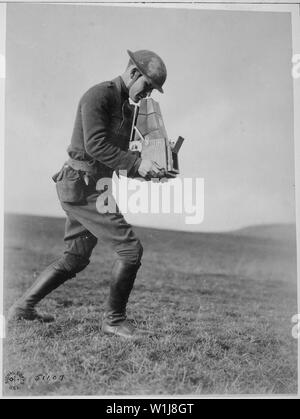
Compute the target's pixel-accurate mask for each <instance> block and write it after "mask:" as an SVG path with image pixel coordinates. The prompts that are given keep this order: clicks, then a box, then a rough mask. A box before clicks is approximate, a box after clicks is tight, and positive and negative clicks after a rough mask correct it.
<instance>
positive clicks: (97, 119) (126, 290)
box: [9, 50, 167, 338]
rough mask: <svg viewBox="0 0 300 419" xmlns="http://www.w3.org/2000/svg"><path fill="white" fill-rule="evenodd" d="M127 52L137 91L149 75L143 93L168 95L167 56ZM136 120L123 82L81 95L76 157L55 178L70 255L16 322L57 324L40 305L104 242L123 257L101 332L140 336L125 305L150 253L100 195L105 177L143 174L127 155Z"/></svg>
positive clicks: (30, 296)
mask: <svg viewBox="0 0 300 419" xmlns="http://www.w3.org/2000/svg"><path fill="white" fill-rule="evenodd" d="M127 52H128V54H129V56H130V63H129V65H132V66H134V67H132V68H131V69H130V70H128V72H129V71H130V77H131V81H130V84H129V85H130V87H132V86H134V83H135V82H136V81H137V80H138V78H139V77H141V76H143V77H144V79H143V89H148V92H151V90H152V89H153V88H155V89H157V90H159V91H160V92H162V93H163V89H162V86H163V84H164V82H165V80H166V77H167V70H166V66H165V64H164V62H163V61H162V59H161V58H160V57H159V56H158V55H157V54H155V53H154V52H152V51H148V50H140V51H136V52H134V53H133V52H131V51H129V50H127ZM140 86H142V85H140ZM132 119H133V112H132V108H131V106H130V105H129V102H128V89H127V87H126V86H125V84H124V82H123V79H122V78H121V77H117V78H115V79H114V80H112V81H109V82H104V83H101V84H98V85H96V86H94V87H92V88H91V89H89V90H88V91H87V92H86V93H85V94H84V95H83V97H82V98H81V100H80V102H79V106H78V109H77V113H76V119H75V125H74V130H73V134H72V138H71V144H70V146H69V147H68V154H69V160H68V161H67V162H66V163H65V164H64V166H63V167H62V169H61V170H60V171H59V172H58V173H56V174H55V175H54V176H53V180H54V181H55V182H56V188H57V192H58V196H59V199H60V201H61V205H62V208H63V209H64V211H65V212H66V215H67V221H66V231H65V238H64V240H65V251H64V254H63V255H62V257H60V258H59V259H58V260H56V261H55V262H53V263H52V264H51V265H50V266H48V267H47V268H46V269H45V270H44V271H43V272H42V273H41V274H40V276H39V277H38V279H37V281H36V282H35V283H34V284H33V286H32V287H31V288H30V289H29V290H28V291H27V292H26V293H25V295H23V296H22V297H21V298H20V299H19V300H18V301H17V302H16V304H15V305H14V306H13V307H12V309H11V311H10V315H9V317H10V318H18V319H27V320H36V319H38V320H41V321H53V320H54V319H53V318H52V317H51V316H42V315H40V314H39V313H38V312H37V311H36V310H35V305H36V304H37V303H38V302H39V301H41V300H42V298H44V297H45V296H46V295H47V294H49V293H50V292H51V291H53V290H54V289H55V288H57V287H58V286H60V285H61V284H63V283H64V282H65V281H67V280H68V279H70V278H73V277H74V276H75V275H76V274H77V273H78V272H80V271H82V270H83V269H84V268H85V267H86V266H87V265H88V263H89V260H90V256H91V253H92V251H93V248H94V247H95V245H96V243H97V240H98V238H101V239H105V240H106V241H107V242H108V243H109V244H111V246H112V247H113V249H114V251H115V253H116V260H115V263H114V265H113V268H112V276H111V282H110V293H109V298H108V301H107V306H106V311H105V319H104V321H103V323H102V330H103V331H104V332H105V333H113V334H117V335H119V336H123V337H126V338H131V337H133V336H134V335H135V330H134V328H133V327H132V324H131V323H130V322H129V321H128V320H126V304H127V301H128V298H129V294H130V292H131V290H132V287H133V283H134V280H135V277H136V274H137V271H138V269H139V267H140V265H141V258H142V253H143V248H142V245H141V243H140V241H139V239H138V237H137V236H136V235H135V233H134V232H133V230H132V228H131V226H130V225H129V224H128V223H127V222H126V221H125V219H124V217H123V215H122V214H121V213H120V211H119V209H118V208H117V207H116V210H115V211H114V212H107V213H102V212H99V211H98V210H97V206H96V203H98V198H99V197H100V195H101V194H102V193H103V190H97V181H98V180H99V179H102V178H111V177H112V174H113V172H114V171H116V172H117V173H118V172H119V171H121V170H122V171H127V176H128V177H136V176H138V170H139V167H140V164H141V162H142V161H141V158H140V157H138V156H137V155H136V154H135V153H134V152H131V151H129V150H128V145H129V144H128V143H129V139H130V131H131V126H132ZM144 170H145V167H144ZM143 173H144V172H143ZM154 173H157V167H156V170H155V171H154ZM149 174H151V168H150V167H149ZM147 177H148V173H147V172H145V178H146V179H147Z"/></svg>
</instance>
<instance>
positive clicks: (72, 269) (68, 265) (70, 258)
mask: <svg viewBox="0 0 300 419" xmlns="http://www.w3.org/2000/svg"><path fill="white" fill-rule="evenodd" d="M89 263H90V260H89V259H87V258H85V257H81V256H77V255H72V254H66V255H64V256H63V257H62V258H60V259H58V260H57V261H55V262H54V263H53V264H52V266H53V268H54V269H56V270H58V271H61V272H63V273H65V275H66V276H68V278H69V279H70V278H74V277H75V276H76V274H77V273H79V272H81V271H83V270H84V269H85V268H86V267H87V266H88V264H89Z"/></svg>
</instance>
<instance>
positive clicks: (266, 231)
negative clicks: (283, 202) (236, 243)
mask: <svg viewBox="0 0 300 419" xmlns="http://www.w3.org/2000/svg"><path fill="white" fill-rule="evenodd" d="M232 233H233V234H235V235H240V236H248V237H257V238H263V239H272V240H280V241H282V240H283V241H295V240H296V225H295V224H267V225H266V224H263V225H254V226H248V227H245V228H241V229H239V230H236V231H234V232H232Z"/></svg>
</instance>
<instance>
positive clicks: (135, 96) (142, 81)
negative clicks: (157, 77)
mask: <svg viewBox="0 0 300 419" xmlns="http://www.w3.org/2000/svg"><path fill="white" fill-rule="evenodd" d="M152 90H153V86H152V85H151V83H149V82H148V81H147V80H146V78H145V77H144V76H141V77H139V78H138V79H137V80H136V81H135V82H134V83H133V85H132V86H131V88H130V89H129V97H130V99H131V100H133V102H135V103H137V102H139V101H140V100H141V99H143V98H145V97H146V96H147V95H148V94H149V93H151V92H152Z"/></svg>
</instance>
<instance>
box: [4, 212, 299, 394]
mask: <svg viewBox="0 0 300 419" xmlns="http://www.w3.org/2000/svg"><path fill="white" fill-rule="evenodd" d="M63 230H64V220H61V219H51V218H41V217H31V216H7V218H6V241H5V252H6V253H5V311H6V310H7V309H8V308H9V306H10V305H11V304H12V302H13V301H14V300H15V299H16V298H17V297H19V296H20V295H21V294H22V293H23V292H24V291H25V289H27V287H28V286H29V284H31V283H32V281H33V278H34V277H36V276H37V275H38V273H39V271H40V270H41V269H42V268H43V267H45V266H46V265H47V264H48V263H49V262H51V261H52V260H54V259H55V258H56V257H57V256H58V255H59V254H60V252H61V250H62V248H63V242H62V236H63ZM136 231H137V233H138V235H139V236H140V238H141V240H142V242H143V244H144V248H145V253H144V258H143V265H142V268H141V270H140V272H139V275H138V279H137V281H136V285H135V288H134V291H133V293H132V295H131V298H130V304H129V313H128V314H129V317H131V318H133V319H134V320H135V321H136V323H137V324H138V325H139V326H142V327H143V328H148V329H149V330H156V331H158V332H160V333H162V335H158V336H151V337H143V338H141V339H139V340H137V341H134V342H132V341H124V340H122V339H119V338H117V337H106V336H104V335H103V334H102V333H101V330H100V324H101V318H102V315H103V308H104V302H105V299H106V297H107V293H108V284H109V277H110V267H111V263H112V262H111V260H110V251H109V249H108V248H107V246H106V245H105V244H102V243H99V244H98V245H97V247H96V249H95V252H94V254H93V257H92V262H91V264H90V265H89V266H88V268H87V269H86V270H85V271H84V272H82V273H81V274H79V275H78V277H77V278H76V279H74V280H72V281H70V282H68V283H66V284H65V285H63V286H62V287H61V288H59V289H58V290H56V291H55V292H53V293H52V294H51V295H50V296H49V297H48V298H47V299H45V300H44V301H43V302H42V303H41V304H40V309H41V310H42V311H46V312H49V313H52V314H55V315H56V318H57V321H56V322H55V323H53V324H48V325H41V324H39V323H37V322H34V323H30V322H20V323H19V324H17V325H16V324H12V325H9V327H8V329H7V337H6V339H5V343H4V375H6V374H8V373H9V372H10V371H14V372H16V371H19V372H21V373H22V374H23V375H24V378H25V383H24V384H23V385H20V387H19V390H10V389H9V388H8V385H6V384H4V390H5V394H6V395H12V396H19V395H29V394H30V395H48V396H49V395H50V396H51V395H133V394H136V395H150V394H153V395H154V394H155V395H174V394H178V395H186V394H190V395H208V394H245V393H247V394H249V393H251V394H278V393H281V394H293V393H296V392H297V341H296V340H295V339H293V338H292V335H291V329H292V326H293V325H292V323H291V317H292V316H293V315H294V314H296V313H297V311H298V310H297V294H296V286H297V284H296V248H295V231H294V228H293V226H262V227H254V228H250V229H245V230H241V231H238V232H234V233H227V234H225V233H223V234H217V233H214V234H205V233H194V234H193V233H181V232H180V233H178V232H171V231H159V230H152V229H144V228H136ZM39 374H44V375H45V376H46V377H45V379H44V381H43V380H42V379H41V378H40V379H39V380H38V381H35V379H34V378H35V377H36V376H38V375H39ZM61 376H64V377H61ZM40 377H41V376H40ZM58 377H60V378H59V379H58Z"/></svg>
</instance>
